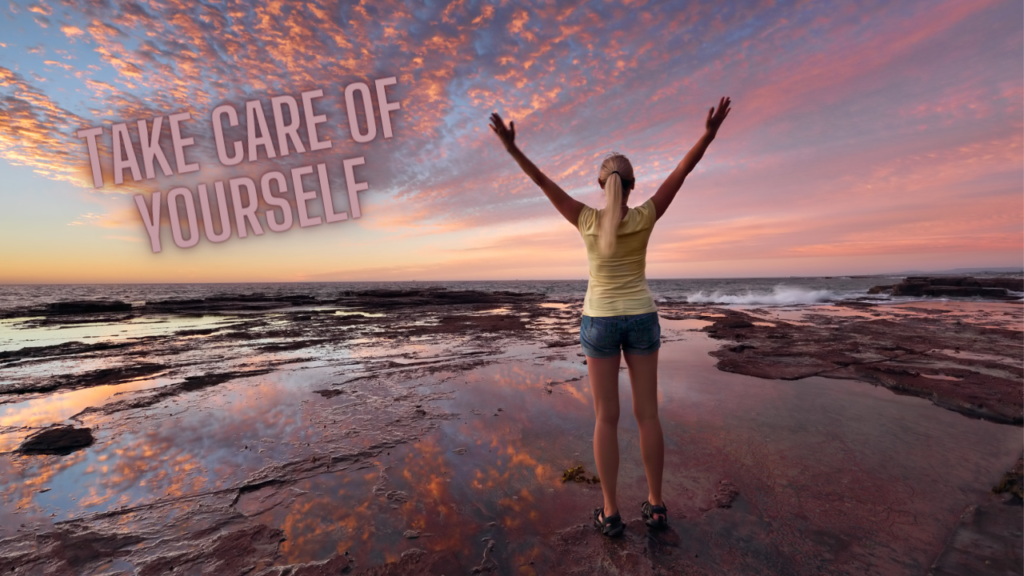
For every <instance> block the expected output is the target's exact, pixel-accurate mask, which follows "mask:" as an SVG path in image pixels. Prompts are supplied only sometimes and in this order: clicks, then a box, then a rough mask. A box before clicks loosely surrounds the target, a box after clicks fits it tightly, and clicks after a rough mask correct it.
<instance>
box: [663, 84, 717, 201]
mask: <svg viewBox="0 0 1024 576" xmlns="http://www.w3.org/2000/svg"><path fill="white" fill-rule="evenodd" d="M730 103H731V101H730V100H729V98H728V97H725V98H722V100H721V101H720V102H719V103H718V110H717V111H715V108H714V106H712V107H711V109H710V110H708V119H707V122H706V123H705V131H704V135H703V136H701V137H700V140H698V141H697V143H696V144H695V145H694V146H693V148H691V149H690V151H689V152H687V154H686V157H685V158H683V160H682V161H681V162H680V163H679V165H678V166H676V169H675V170H673V171H672V173H671V174H669V175H668V178H666V179H665V182H664V183H663V184H662V185H661V187H659V188H658V191H657V192H655V193H654V197H653V198H651V201H652V202H654V213H655V216H656V217H657V218H661V215H662V214H664V213H665V211H666V210H668V206H669V204H671V203H672V200H674V199H675V197H676V192H679V189H680V188H681V187H682V186H683V180H685V179H686V176H687V175H688V174H689V173H690V172H692V171H693V169H694V168H695V167H696V166H697V162H700V159H701V158H702V157H703V156H704V152H705V151H706V150H707V149H708V145H709V144H711V141H712V140H714V139H715V136H716V135H717V134H718V128H719V127H720V126H721V125H722V121H724V120H725V117H726V116H727V115H728V114H729V110H732V108H729V104H730Z"/></svg>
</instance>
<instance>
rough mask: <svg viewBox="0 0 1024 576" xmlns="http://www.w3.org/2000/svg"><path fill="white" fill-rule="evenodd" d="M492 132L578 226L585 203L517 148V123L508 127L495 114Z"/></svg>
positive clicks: (531, 177) (571, 221)
mask: <svg viewBox="0 0 1024 576" xmlns="http://www.w3.org/2000/svg"><path fill="white" fill-rule="evenodd" d="M491 130H494V133H495V134H497V135H498V138H501V143H502V144H504V145H505V150H508V153H509V154H511V155H512V158H515V161H516V162H517V163H518V164H519V167H520V168H522V169H523V172H526V175H527V176H529V177H530V180H533V181H534V183H536V184H537V186H540V189H541V190H543V191H544V195H545V196H547V197H548V200H551V203H552V204H554V205H555V209H556V210H558V212H559V213H561V214H562V216H564V217H565V219H566V220H568V221H569V222H570V223H572V225H573V226H578V224H577V223H578V222H579V219H580V212H581V211H582V210H583V203H582V202H580V201H579V200H576V199H575V198H573V197H572V196H569V195H568V194H566V193H565V190H562V189H561V188H560V187H559V186H558V184H555V183H554V182H552V181H551V179H550V178H548V177H547V176H545V175H544V173H543V172H541V171H540V168H537V166H535V165H534V164H533V162H530V159H529V158H527V157H526V155H525V154H523V152H522V151H521V150H520V149H519V147H518V146H516V142H515V140H516V123H515V122H509V123H508V127H506V126H505V121H504V120H502V119H501V116H498V113H497V112H495V113H494V114H491Z"/></svg>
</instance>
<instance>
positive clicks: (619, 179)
mask: <svg viewBox="0 0 1024 576" xmlns="http://www.w3.org/2000/svg"><path fill="white" fill-rule="evenodd" d="M597 183H598V184H600V185H601V188H604V194H605V200H606V203H605V207H604V211H602V212H601V219H600V221H599V222H598V226H597V240H598V247H599V248H600V251H601V254H603V255H605V256H607V255H609V254H611V253H612V252H614V251H615V235H616V230H617V229H618V227H619V221H620V220H622V210H623V208H622V205H623V204H625V202H626V199H627V198H629V192H630V190H632V189H633V185H634V184H635V183H636V179H635V178H634V177H633V165H632V164H630V163H629V159H628V158H626V157H625V156H623V155H622V154H619V153H618V152H612V153H611V154H609V155H608V157H607V158H605V159H604V162H602V163H601V171H600V172H599V173H598V175H597Z"/></svg>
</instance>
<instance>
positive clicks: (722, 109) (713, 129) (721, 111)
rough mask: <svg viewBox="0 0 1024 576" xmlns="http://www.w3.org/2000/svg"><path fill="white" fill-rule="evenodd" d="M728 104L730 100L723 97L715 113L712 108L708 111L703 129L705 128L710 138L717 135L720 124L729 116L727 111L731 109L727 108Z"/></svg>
mask: <svg viewBox="0 0 1024 576" xmlns="http://www.w3.org/2000/svg"><path fill="white" fill-rule="evenodd" d="M730 103H731V100H729V97H728V96H724V97H723V98H722V99H721V100H720V101H719V102H718V111H717V112H716V111H715V108H714V106H712V107H711V109H710V110H708V121H707V122H706V123H705V128H707V131H708V133H709V134H711V135H712V136H714V135H716V134H718V128H719V127H721V126H722V122H723V121H724V120H725V117H726V116H728V115H729V110H732V108H729V104H730Z"/></svg>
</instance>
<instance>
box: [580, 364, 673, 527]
mask: <svg viewBox="0 0 1024 576" xmlns="http://www.w3.org/2000/svg"><path fill="white" fill-rule="evenodd" d="M625 356H626V366H627V367H628V368H629V381H630V384H631V386H632V388H633V415H634V416H636V422H637V425H638V427H639V428H640V454H641V456H642V458H643V461H644V472H646V474H647V487H648V491H649V492H648V496H647V498H648V501H650V503H651V504H664V501H663V500H662V499H661V478H662V471H663V469H664V467H665V443H664V439H663V437H662V432H661V420H659V419H658V353H657V352H654V353H653V354H649V355H644V356H638V355H635V354H626V355H625ZM619 358H620V357H619V356H616V357H613V358H591V357H590V356H587V371H588V372H589V374H590V388H591V391H592V392H593V395H594V415H595V416H596V417H597V421H596V423H595V424H594V461H595V462H596V463H597V474H598V475H599V476H600V477H601V491H602V492H603V493H604V510H605V515H606V516H611V515H613V514H615V513H616V512H618V510H619V506H618V502H617V501H616V497H615V489H616V485H617V483H618V475H619V437H618V425H619Z"/></svg>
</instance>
